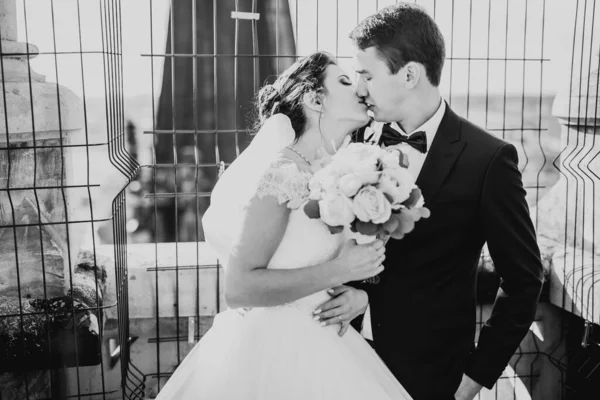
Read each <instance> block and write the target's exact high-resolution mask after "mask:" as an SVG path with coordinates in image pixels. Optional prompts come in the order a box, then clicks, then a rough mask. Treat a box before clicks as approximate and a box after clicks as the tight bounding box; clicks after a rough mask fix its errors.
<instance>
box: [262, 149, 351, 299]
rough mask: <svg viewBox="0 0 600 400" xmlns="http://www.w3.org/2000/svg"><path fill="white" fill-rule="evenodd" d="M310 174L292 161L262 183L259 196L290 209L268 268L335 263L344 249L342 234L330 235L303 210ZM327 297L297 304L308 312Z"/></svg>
mask: <svg viewBox="0 0 600 400" xmlns="http://www.w3.org/2000/svg"><path fill="white" fill-rule="evenodd" d="M310 177H311V174H310V173H309V172H306V171H302V170H300V169H299V167H298V166H297V165H296V164H295V163H294V162H292V161H289V160H283V161H281V160H280V161H277V162H275V163H273V164H272V165H271V167H270V168H269V170H268V171H267V172H266V173H265V175H264V176H263V178H262V179H261V180H260V183H259V187H258V190H257V195H258V196H259V197H264V196H269V195H270V196H275V197H277V199H278V201H279V203H280V204H284V203H285V204H287V206H288V207H289V208H290V209H291V212H290V217H289V220H288V225H287V228H286V230H285V233H284V235H283V239H282V240H281V243H280V244H279V247H278V248H277V250H276V251H275V254H273V257H272V258H271V261H270V263H269V265H268V268H273V269H292V268H303V267H308V266H313V265H317V264H321V263H323V262H326V261H328V260H330V259H332V258H333V257H334V256H335V254H336V252H337V251H338V250H339V248H340V246H341V245H342V241H343V237H342V235H341V234H335V235H334V234H331V233H330V232H329V229H328V228H327V227H326V226H325V224H323V222H321V221H320V220H318V219H310V218H308V217H307V216H306V214H305V213H304V210H303V208H302V207H300V206H301V205H302V204H303V203H304V202H305V201H306V200H307V199H308V195H309V190H308V182H309V180H310ZM328 298H329V296H328V295H327V294H326V293H325V292H322V293H315V294H314V295H311V296H308V297H305V298H304V299H300V300H297V301H296V302H294V303H295V304H294V305H299V306H301V307H302V308H305V307H306V308H307V310H312V309H313V308H312V307H314V306H316V305H318V304H319V303H321V302H323V301H324V300H326V299H328Z"/></svg>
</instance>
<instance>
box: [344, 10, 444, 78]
mask: <svg viewBox="0 0 600 400" xmlns="http://www.w3.org/2000/svg"><path fill="white" fill-rule="evenodd" d="M350 39H352V40H353V41H354V43H355V44H356V46H358V48H359V49H361V50H364V49H366V48H368V47H375V49H376V50H377V53H378V54H379V56H380V57H381V59H382V60H383V61H385V62H386V64H387V65H388V68H389V69H390V72H391V73H392V74H396V73H398V71H399V70H400V68H402V67H404V66H405V65H406V63H408V62H409V61H415V62H418V63H421V64H423V65H424V66H425V69H426V71H427V78H428V79H429V82H431V84H432V85H434V86H439V84H440V79H441V76H442V67H443V66H444V58H445V53H446V51H445V45H444V38H443V36H442V33H441V32H440V29H439V28H438V26H437V24H436V23H435V21H434V20H433V18H431V17H430V16H429V14H427V12H426V11H425V10H424V9H423V8H422V7H420V6H417V5H415V4H409V3H399V4H396V5H392V6H389V7H385V8H383V9H381V10H380V11H379V12H378V13H376V14H373V15H371V16H369V17H367V18H365V19H364V20H362V21H361V22H360V23H359V24H358V26H356V28H354V29H353V30H352V32H350Z"/></svg>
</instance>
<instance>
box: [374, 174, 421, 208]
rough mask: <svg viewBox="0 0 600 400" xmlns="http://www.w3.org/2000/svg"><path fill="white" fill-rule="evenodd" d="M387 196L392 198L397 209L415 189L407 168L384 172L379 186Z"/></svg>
mask: <svg viewBox="0 0 600 400" xmlns="http://www.w3.org/2000/svg"><path fill="white" fill-rule="evenodd" d="M378 187H379V189H381V190H382V191H383V192H384V193H385V194H387V195H388V196H390V197H391V198H392V204H393V205H394V206H395V207H394V208H395V209H397V208H398V207H396V206H397V205H398V204H400V203H404V202H405V201H406V200H407V199H408V198H409V196H410V192H412V190H413V189H414V188H415V182H414V180H413V177H412V175H411V174H410V172H408V170H407V169H405V168H392V169H387V170H384V171H383V172H382V174H381V180H380V181H379V185H378Z"/></svg>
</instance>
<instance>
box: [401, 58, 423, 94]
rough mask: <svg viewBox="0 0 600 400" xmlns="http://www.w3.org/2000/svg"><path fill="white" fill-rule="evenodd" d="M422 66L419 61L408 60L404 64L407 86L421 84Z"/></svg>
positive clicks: (409, 87)
mask: <svg viewBox="0 0 600 400" xmlns="http://www.w3.org/2000/svg"><path fill="white" fill-rule="evenodd" d="M421 73H422V66H421V65H420V64H419V63H416V62H414V61H410V62H408V63H407V64H406V65H405V66H404V74H405V75H406V76H405V82H406V88H407V89H413V88H415V87H416V86H417V85H418V84H419V80H420V79H421Z"/></svg>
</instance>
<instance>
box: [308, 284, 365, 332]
mask: <svg viewBox="0 0 600 400" xmlns="http://www.w3.org/2000/svg"><path fill="white" fill-rule="evenodd" d="M327 293H329V295H330V296H331V300H328V301H326V302H325V303H323V304H321V305H319V306H318V307H317V308H316V310H315V311H314V315H315V320H317V321H319V322H320V323H321V325H322V326H327V325H333V324H340V325H341V327H340V330H339V332H338V335H340V336H343V335H344V334H345V333H346V331H347V330H348V327H349V326H350V321H352V320H353V319H354V318H356V317H358V316H359V315H361V314H362V313H364V312H365V310H366V309H367V305H368V304H369V297H368V296H367V292H365V291H364V290H360V289H355V288H353V287H350V286H345V285H341V286H336V287H334V288H331V289H329V290H328V291H327Z"/></svg>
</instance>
